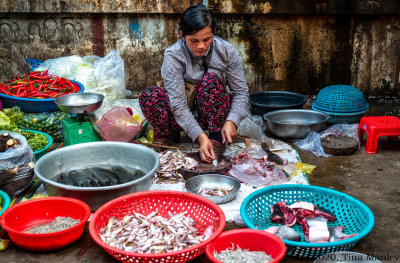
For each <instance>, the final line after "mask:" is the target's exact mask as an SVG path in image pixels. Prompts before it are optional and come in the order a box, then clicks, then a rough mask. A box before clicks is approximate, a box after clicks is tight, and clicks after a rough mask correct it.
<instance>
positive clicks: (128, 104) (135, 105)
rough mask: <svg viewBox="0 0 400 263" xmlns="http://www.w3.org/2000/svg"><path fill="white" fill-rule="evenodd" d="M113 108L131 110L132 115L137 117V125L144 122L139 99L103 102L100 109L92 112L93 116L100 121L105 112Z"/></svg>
mask: <svg viewBox="0 0 400 263" xmlns="http://www.w3.org/2000/svg"><path fill="white" fill-rule="evenodd" d="M115 107H125V108H130V109H131V110H132V115H133V116H135V115H137V116H138V119H137V121H138V122H139V123H142V122H143V121H144V120H146V118H145V117H144V115H143V112H142V110H141V108H140V104H139V99H117V100H112V101H111V100H110V101H106V102H103V104H102V105H101V107H100V108H99V109H98V110H96V111H95V112H94V115H95V116H96V119H98V120H100V119H101V118H102V117H103V115H104V114H105V113H106V112H108V111H109V110H111V109H112V108H115Z"/></svg>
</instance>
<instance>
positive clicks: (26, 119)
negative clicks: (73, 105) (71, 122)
mask: <svg viewBox="0 0 400 263" xmlns="http://www.w3.org/2000/svg"><path fill="white" fill-rule="evenodd" d="M69 117H71V115H70V114H68V113H65V112H61V111H54V112H43V113H28V114H25V115H24V116H23V117H22V118H20V119H19V120H18V121H17V125H18V127H19V128H20V129H29V130H35V131H41V132H45V133H47V134H49V135H50V136H51V137H52V138H53V140H54V141H55V142H63V141H64V136H63V125H62V122H63V120H64V119H66V118H69Z"/></svg>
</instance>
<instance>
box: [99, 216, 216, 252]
mask: <svg viewBox="0 0 400 263" xmlns="http://www.w3.org/2000/svg"><path fill="white" fill-rule="evenodd" d="M186 213H187V212H184V213H180V214H177V215H173V214H171V213H169V215H170V218H165V217H162V216H160V215H157V213H156V212H152V213H150V214H149V215H148V216H145V215H142V214H140V213H133V214H132V215H126V216H124V217H123V218H121V219H116V218H115V217H110V218H109V220H108V223H107V225H106V226H105V227H104V228H102V229H101V230H100V232H99V236H100V238H101V240H102V241H103V242H104V243H106V244H107V245H109V246H112V247H115V248H117V249H121V250H125V251H128V252H136V253H166V252H171V251H177V250H182V249H184V248H187V247H190V246H193V245H196V244H199V243H200V242H203V241H204V240H206V239H208V238H209V237H210V236H211V235H212V233H213V232H212V231H213V227H212V226H210V227H208V228H207V229H206V230H205V231H204V234H200V233H199V231H198V230H197V228H196V227H195V225H196V221H195V220H194V219H193V218H191V217H188V216H185V214H186Z"/></svg>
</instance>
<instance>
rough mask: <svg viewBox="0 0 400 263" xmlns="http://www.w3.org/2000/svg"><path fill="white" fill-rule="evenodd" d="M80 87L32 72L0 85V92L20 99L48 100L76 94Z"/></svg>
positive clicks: (44, 72) (42, 73) (66, 80)
mask: <svg viewBox="0 0 400 263" xmlns="http://www.w3.org/2000/svg"><path fill="white" fill-rule="evenodd" d="M79 90H80V87H79V86H78V85H77V84H76V82H74V83H72V82H71V81H70V80H68V79H65V78H60V77H57V76H50V75H47V70H46V71H43V72H38V71H33V72H31V73H30V74H28V75H26V76H25V77H23V78H21V77H19V76H17V77H14V78H13V79H12V80H9V81H8V82H6V83H0V92H1V93H3V94H5V95H8V96H15V97H20V98H34V99H49V98H56V97H59V96H62V95H66V94H69V93H76V92H78V91H79Z"/></svg>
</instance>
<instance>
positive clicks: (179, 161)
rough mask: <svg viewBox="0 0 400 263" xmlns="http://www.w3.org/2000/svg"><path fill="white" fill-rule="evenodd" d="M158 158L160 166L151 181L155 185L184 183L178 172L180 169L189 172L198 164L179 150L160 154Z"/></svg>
mask: <svg viewBox="0 0 400 263" xmlns="http://www.w3.org/2000/svg"><path fill="white" fill-rule="evenodd" d="M159 157H160V166H159V167H158V170H157V172H156V175H155V177H154V180H153V183H155V184H160V183H177V182H184V179H183V176H182V174H180V173H179V172H178V170H179V169H180V168H184V169H187V170H191V169H193V168H194V167H196V166H197V164H198V162H197V161H196V160H194V159H193V158H190V157H188V156H187V155H186V154H185V153H183V152H181V151H179V150H177V151H164V152H161V153H159Z"/></svg>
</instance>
